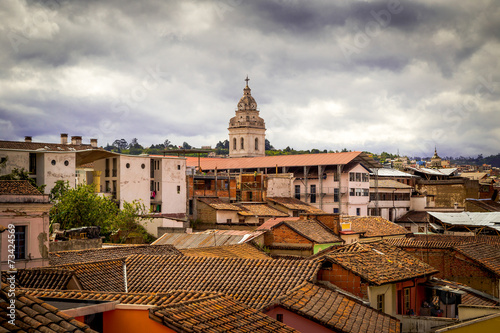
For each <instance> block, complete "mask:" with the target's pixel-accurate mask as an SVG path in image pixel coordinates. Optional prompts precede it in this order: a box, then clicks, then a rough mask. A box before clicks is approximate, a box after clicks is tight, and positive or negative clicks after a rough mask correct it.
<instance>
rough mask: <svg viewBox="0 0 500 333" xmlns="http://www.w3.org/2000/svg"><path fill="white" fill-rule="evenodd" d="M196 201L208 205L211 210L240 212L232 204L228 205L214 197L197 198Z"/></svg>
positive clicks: (238, 208)
mask: <svg viewBox="0 0 500 333" xmlns="http://www.w3.org/2000/svg"><path fill="white" fill-rule="evenodd" d="M198 201H201V202H203V203H205V204H207V205H209V206H210V207H212V208H213V209H218V210H235V211H239V210H241V208H240V207H238V206H236V205H233V204H230V203H227V202H225V201H222V200H221V199H220V198H216V197H210V198H209V197H206V198H198Z"/></svg>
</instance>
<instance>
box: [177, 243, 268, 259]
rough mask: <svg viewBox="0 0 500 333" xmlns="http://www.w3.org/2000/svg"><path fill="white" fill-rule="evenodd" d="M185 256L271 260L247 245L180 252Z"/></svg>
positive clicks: (263, 253)
mask: <svg viewBox="0 0 500 333" xmlns="http://www.w3.org/2000/svg"><path fill="white" fill-rule="evenodd" d="M181 252H182V254H184V255H185V256H192V257H219V258H244V259H264V260H272V258H271V257H269V256H268V255H267V254H266V253H265V252H263V251H261V250H259V249H257V248H256V247H255V246H252V245H250V244H248V243H243V244H235V245H223V246H213V247H203V248H192V249H184V250H181Z"/></svg>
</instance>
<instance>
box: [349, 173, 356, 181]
mask: <svg viewBox="0 0 500 333" xmlns="http://www.w3.org/2000/svg"><path fill="white" fill-rule="evenodd" d="M355 179H356V174H355V173H354V172H349V181H350V182H353V181H355Z"/></svg>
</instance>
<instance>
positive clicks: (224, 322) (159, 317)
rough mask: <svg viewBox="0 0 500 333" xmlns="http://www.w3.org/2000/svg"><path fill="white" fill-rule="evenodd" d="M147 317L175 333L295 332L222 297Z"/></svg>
mask: <svg viewBox="0 0 500 333" xmlns="http://www.w3.org/2000/svg"><path fill="white" fill-rule="evenodd" d="M149 317H150V318H151V319H153V320H155V321H158V322H160V323H162V324H164V325H165V326H167V327H169V328H171V329H173V330H175V331H177V332H181V331H182V332H211V333H225V332H255V333H267V332H269V333H271V332H298V331H296V330H295V329H293V328H291V327H288V326H286V325H285V324H283V323H280V322H278V321H276V320H274V319H273V318H271V317H268V316H266V315H265V314H263V313H262V312H259V311H257V310H255V309H252V308H250V307H248V306H247V305H245V304H244V303H241V302H238V301H236V300H234V299H232V298H231V297H228V296H224V295H217V296H210V297H205V298H200V299H197V300H193V301H189V302H182V303H177V304H172V305H169V306H162V307H158V308H153V309H151V310H150V311H149Z"/></svg>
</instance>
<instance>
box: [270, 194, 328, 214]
mask: <svg viewBox="0 0 500 333" xmlns="http://www.w3.org/2000/svg"><path fill="white" fill-rule="evenodd" d="M266 200H268V201H271V202H273V203H276V204H279V205H282V206H284V207H286V208H288V209H291V210H301V211H303V212H304V213H308V214H325V211H323V210H321V209H319V208H316V207H314V206H312V205H310V204H308V203H305V202H303V201H300V200H299V199H296V198H285V197H267V198H266Z"/></svg>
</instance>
